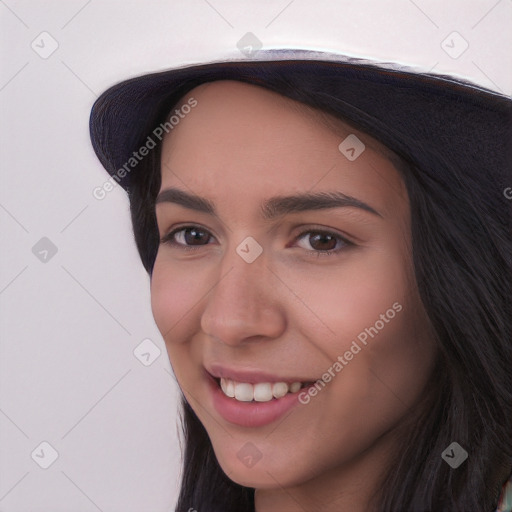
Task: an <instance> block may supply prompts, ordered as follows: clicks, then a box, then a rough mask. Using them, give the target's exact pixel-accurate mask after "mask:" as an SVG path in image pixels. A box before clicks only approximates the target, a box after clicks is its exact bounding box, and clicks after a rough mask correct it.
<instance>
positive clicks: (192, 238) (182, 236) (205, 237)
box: [161, 226, 211, 247]
mask: <svg viewBox="0 0 512 512" xmlns="http://www.w3.org/2000/svg"><path fill="white" fill-rule="evenodd" d="M210 238H211V235H210V234H209V233H208V231H207V230H205V229H203V228H200V227H199V226H182V227H180V228H177V229H175V230H173V231H171V232H170V233H168V234H167V235H165V236H164V237H163V238H162V240H161V243H168V244H171V245H178V246H184V247H193V246H195V247H200V246H202V245H207V244H208V241H209V239H210ZM202 242H205V243H202Z"/></svg>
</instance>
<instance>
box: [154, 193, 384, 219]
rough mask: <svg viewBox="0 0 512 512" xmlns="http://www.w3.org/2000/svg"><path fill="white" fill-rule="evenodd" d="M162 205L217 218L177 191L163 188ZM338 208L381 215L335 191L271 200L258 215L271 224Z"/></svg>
mask: <svg viewBox="0 0 512 512" xmlns="http://www.w3.org/2000/svg"><path fill="white" fill-rule="evenodd" d="M166 202H167V203H174V204H178V205H180V206H183V207H184V208H188V209H190V210H195V211H198V212H202V213H206V214H209V215H214V216H218V215H217V211H216V208H215V205H214V204H213V203H212V202H211V201H209V200H208V199H206V198H204V197H201V196H198V195H195V194H190V193H188V192H185V191H184V190H180V189H178V188H172V187H171V188H167V189H165V190H162V191H161V192H160V193H159V194H158V196H157V198H156V201H155V204H160V203H166ZM341 207H352V208H359V209H361V210H363V211H366V212H369V213H371V214H373V215H377V216H379V217H382V215H381V214H380V213H379V212H378V211H377V210H375V208H373V207H371V206H370V205H368V204H366V203H364V202H363V201H361V200H359V199H356V198H355V197H352V196H348V195H346V194H343V193H342V192H337V191H329V192H315V193H310V192H308V193H305V194H294V195H291V196H275V197H271V198H269V199H268V200H266V201H265V202H264V203H263V204H262V205H261V214H262V217H263V219H265V220H274V219H276V218H279V217H283V216H284V215H287V214H290V213H299V212H304V211H309V210H325V209H330V208H341Z"/></svg>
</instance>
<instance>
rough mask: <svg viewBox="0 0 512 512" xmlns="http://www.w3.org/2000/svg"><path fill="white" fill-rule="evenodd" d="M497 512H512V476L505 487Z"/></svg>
mask: <svg viewBox="0 0 512 512" xmlns="http://www.w3.org/2000/svg"><path fill="white" fill-rule="evenodd" d="M496 512H512V475H511V476H510V478H509V480H508V481H507V482H506V483H505V485H504V486H503V489H502V491H501V495H500V499H499V502H498V508H497V509H496Z"/></svg>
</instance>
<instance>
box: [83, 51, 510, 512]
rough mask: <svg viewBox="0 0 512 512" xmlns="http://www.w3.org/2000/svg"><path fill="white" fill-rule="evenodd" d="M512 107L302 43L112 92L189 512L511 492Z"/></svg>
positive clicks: (378, 510) (396, 503)
mask: <svg viewBox="0 0 512 512" xmlns="http://www.w3.org/2000/svg"><path fill="white" fill-rule="evenodd" d="M511 104H512V102H511V100H510V99H509V98H506V97H504V96H501V95H498V94H496V93H494V92H492V91H490V90H485V89H482V88H478V87H476V86H474V85H472V84H470V83H468V82H464V81H462V80H455V79H453V78H451V77H448V76H431V75H426V74H418V73H414V72H412V71H404V70H401V71H398V70H397V69H393V68H392V67H384V66H382V65H377V64H370V63H367V62H366V63H363V62H359V61H355V60H353V59H347V58H344V57H343V56H339V55H332V54H323V53H315V52H280V51H268V52H260V53H259V58H258V59H256V60H251V61H243V62H232V61H226V62H215V63H210V64H204V65H196V66H188V67H185V68H178V69H174V70H170V71H167V72H163V73H157V74H152V75H146V76H143V77H138V78H135V79H132V80H129V81H126V82H123V83H121V84H118V85H116V86H114V87H112V88H111V89H109V90H108V91H106V92H105V93H104V94H103V95H102V96H101V97H100V98H99V99H98V101H97V102H96V104H95V105H94V107H93V110H92V114H91V138H92V142H93V146H94V148H95V151H96V153H97V155H98V157H99V158H100V160H101V162H102V164H103V165H104V167H105V168H106V169H107V171H108V172H109V173H110V174H111V179H110V180H109V182H107V183H106V184H105V186H104V187H101V188H100V189H98V191H97V193H98V194H102V193H105V191H108V190H109V189H110V188H111V187H112V186H113V185H114V184H116V183H119V184H121V186H123V187H124V188H125V189H126V190H127V191H128V193H129V197H130V206H131V214H132V222H133V228H134V234H135V240H136V243H137V247H138V250H139V253H140V256H141V259H142V262H143V264H144V266H145V268H146V270H147V271H148V273H149V275H150V278H151V302H152V309H153V315H154V318H155V321H156V324H157V326H158V328H159V330H160V332H161V334H162V337H163V339H164V341H165V343H166V347H167V351H168V355H169V359H170V362H171V365H172V367H173V370H174V372H175V375H176V377H177V381H178V383H179V385H180V388H181V391H182V394H183V429H184V439H185V453H184V466H183V478H182V484H181V494H180V498H179V503H178V505H177V509H176V510H177V511H179V512H184V511H191V510H197V511H202V510H204V511H208V512H214V511H219V512H220V511H222V512H229V511H237V512H245V511H253V510H256V511H257V512H271V511H277V510H280V511H290V512H293V511H303V510H307V511H316V510H322V511H341V510H350V511H351V512H362V511H372V512H384V511H385V512H403V511H408V512H420V511H421V512H426V511H432V512H433V511H454V512H455V511H460V512H477V511H483V512H493V511H495V510H496V509H497V507H499V510H510V507H509V506H508V505H507V504H506V500H507V498H506V495H505V492H506V488H505V487H504V486H505V485H506V482H507V480H508V479H509V478H510V475H511V471H512V386H511V380H510V361H511V355H512V354H511V352H512V350H511V349H512V341H511V333H512V325H511V323H512V321H511V315H510V311H511V310H512V309H511V306H512V294H511V283H512V269H511V259H510V255H511V254H512V240H511V238H512V237H511V232H512V230H511V227H512V222H511V201H510V200H509V196H508V195H507V190H509V188H508V187H510V186H511V185H512V183H511V163H512V162H511V155H512V153H511V145H510V135H511V131H512V105H511ZM507 507H508V508H507Z"/></svg>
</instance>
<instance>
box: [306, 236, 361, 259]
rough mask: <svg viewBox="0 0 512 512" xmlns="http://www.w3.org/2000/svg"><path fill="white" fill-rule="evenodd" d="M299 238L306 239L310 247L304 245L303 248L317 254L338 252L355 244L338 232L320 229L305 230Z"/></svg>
mask: <svg viewBox="0 0 512 512" xmlns="http://www.w3.org/2000/svg"><path fill="white" fill-rule="evenodd" d="M297 240H305V241H306V242H307V245H309V247H307V246H305V247H304V246H303V248H304V249H306V250H307V251H308V252H309V253H312V254H315V255H317V256H320V255H326V256H327V255H331V254H336V253H338V252H340V251H342V250H343V249H346V248H347V247H348V246H350V245H353V244H352V243H351V242H349V241H348V240H346V239H345V238H343V237H342V236H341V235H338V234H337V233H331V232H330V231H320V230H309V231H304V232H302V233H301V234H300V235H299V236H298V237H297Z"/></svg>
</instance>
